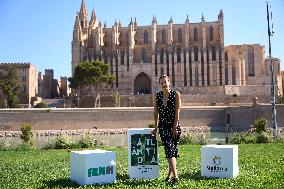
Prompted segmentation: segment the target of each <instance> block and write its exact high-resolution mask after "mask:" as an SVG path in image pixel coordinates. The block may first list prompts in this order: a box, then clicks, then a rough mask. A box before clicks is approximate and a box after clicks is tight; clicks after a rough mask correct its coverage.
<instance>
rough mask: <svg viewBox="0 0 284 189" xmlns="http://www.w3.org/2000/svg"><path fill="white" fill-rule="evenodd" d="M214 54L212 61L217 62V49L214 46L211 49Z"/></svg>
mask: <svg viewBox="0 0 284 189" xmlns="http://www.w3.org/2000/svg"><path fill="white" fill-rule="evenodd" d="M211 52H212V61H216V48H215V47H214V46H212V47H211Z"/></svg>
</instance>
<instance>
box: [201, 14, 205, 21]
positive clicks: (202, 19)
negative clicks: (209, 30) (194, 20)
mask: <svg viewBox="0 0 284 189" xmlns="http://www.w3.org/2000/svg"><path fill="white" fill-rule="evenodd" d="M201 21H202V22H205V18H204V16H203V13H202V17H201Z"/></svg>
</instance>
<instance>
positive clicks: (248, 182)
mask: <svg viewBox="0 0 284 189" xmlns="http://www.w3.org/2000/svg"><path fill="white" fill-rule="evenodd" d="M200 147H201V146H199V145H182V146H180V158H179V159H178V172H179V176H180V178H181V182H180V185H179V188H279V189H280V188H284V145H283V144H245V145H239V167H240V174H239V176H238V177H237V178H235V179H208V178H202V177H200ZM108 150H113V151H116V152H117V183H115V184H110V185H103V186H96V185H93V186H88V187H86V188H166V187H167V186H165V185H164V183H163V179H164V177H165V175H166V171H167V170H166V169H167V162H166V160H165V156H164V152H163V148H161V147H160V148H159V153H160V166H161V167H160V169H161V170H160V175H161V176H160V178H159V179H155V180H131V179H128V176H127V149H125V148H108ZM69 155H70V153H69V152H68V150H47V151H44V150H39V151H0V188H83V187H79V186H78V185H76V184H75V183H72V182H71V181H70V180H69V178H70V177H69V174H70V173H69Z"/></svg>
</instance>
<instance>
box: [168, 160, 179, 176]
mask: <svg viewBox="0 0 284 189" xmlns="http://www.w3.org/2000/svg"><path fill="white" fill-rule="evenodd" d="M168 162H169V172H170V171H171V173H173V176H174V177H175V178H176V177H178V175H177V166H176V163H177V161H176V158H175V157H172V158H168Z"/></svg>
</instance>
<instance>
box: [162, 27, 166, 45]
mask: <svg viewBox="0 0 284 189" xmlns="http://www.w3.org/2000/svg"><path fill="white" fill-rule="evenodd" d="M162 44H166V30H165V29H163V31H162Z"/></svg>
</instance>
